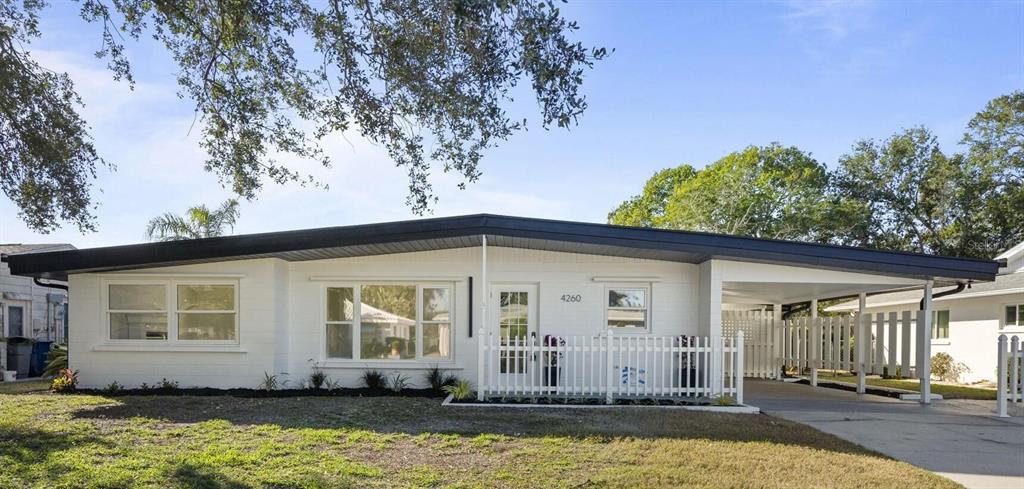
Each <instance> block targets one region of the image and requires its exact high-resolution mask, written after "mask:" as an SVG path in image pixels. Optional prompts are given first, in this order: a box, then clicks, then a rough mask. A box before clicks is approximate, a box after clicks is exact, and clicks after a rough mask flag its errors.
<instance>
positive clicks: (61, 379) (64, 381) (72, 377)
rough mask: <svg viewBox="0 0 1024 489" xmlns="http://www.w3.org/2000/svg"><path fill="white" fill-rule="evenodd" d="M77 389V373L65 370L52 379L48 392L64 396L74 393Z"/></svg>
mask: <svg viewBox="0 0 1024 489" xmlns="http://www.w3.org/2000/svg"><path fill="white" fill-rule="evenodd" d="M77 387H78V372H77V371H75V370H71V369H69V368H66V369H64V370H61V371H60V375H58V376H57V378H55V379H53V382H52V383H51V384H50V390H51V391H53V392H56V393H57V394H66V393H68V392H74V391H75V389H76V388H77Z"/></svg>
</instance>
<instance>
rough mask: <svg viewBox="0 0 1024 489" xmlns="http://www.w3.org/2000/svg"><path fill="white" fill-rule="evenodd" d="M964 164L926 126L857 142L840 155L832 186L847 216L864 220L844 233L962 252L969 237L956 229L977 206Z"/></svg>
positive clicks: (873, 241)
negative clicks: (955, 230) (877, 138)
mask: <svg viewBox="0 0 1024 489" xmlns="http://www.w3.org/2000/svg"><path fill="white" fill-rule="evenodd" d="M964 163H965V162H964V158H963V156H962V155H953V156H947V155H946V154H944V153H943V152H942V150H941V149H940V148H939V144H938V142H937V141H936V140H935V137H934V136H932V134H931V133H930V132H928V130H926V129H924V128H913V129H908V130H906V131H903V132H902V133H899V134H896V135H894V136H892V137H891V138H889V139H887V140H885V141H882V142H877V141H873V140H862V141H858V142H857V143H856V144H854V146H853V150H852V151H851V152H850V153H849V154H847V155H844V156H842V157H841V158H840V159H839V168H838V170H837V171H836V173H835V182H834V187H833V190H834V192H835V193H836V195H838V196H839V198H840V199H842V201H843V202H845V203H846V204H847V210H848V212H847V214H846V218H847V219H849V220H850V221H851V222H856V223H858V224H859V225H858V226H856V227H855V228H854V229H855V230H854V232H851V233H849V234H847V235H846V236H843V239H844V241H845V242H846V244H852V245H857V246H869V247H876V248H885V249H902V250H907V251H916V252H921V253H924V252H929V253H941V254H963V253H962V251H963V250H964V249H965V248H966V247H967V246H968V243H965V242H964V241H965V239H966V238H967V236H965V235H964V233H952V230H953V229H954V228H963V227H964V225H965V224H967V223H969V222H970V221H969V219H970V218H971V215H972V214H973V210H974V207H976V204H975V203H974V202H972V199H970V198H965V197H967V196H966V194H965V192H964V191H965V190H967V189H966V186H965V183H966V182H965V181H964V178H965V177H966V175H967V173H968V172H967V171H965V168H963V167H964V166H965V165H964ZM965 220H967V221H965ZM822 225H827V223H822Z"/></svg>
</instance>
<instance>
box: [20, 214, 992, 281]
mask: <svg viewBox="0 0 1024 489" xmlns="http://www.w3.org/2000/svg"><path fill="white" fill-rule="evenodd" d="M488 234H489V235H496V236H509V237H519V238H534V239H545V240H553V241H562V242H574V243H587V244H596V245H607V246H616V247H625V248H638V249H649V250H660V251H678V252H681V253H689V254H697V255H703V256H704V257H706V258H721V259H736V260H745V261H757V262H764V263H780V264H785V265H798V266H808V267H814V268H827V269H837V270H847V271H854V272H863V273H876V274H884V275H900V276H908V277H919V278H930V277H943V278H952V279H962V280H992V279H993V278H994V277H995V274H996V272H997V270H998V264H997V263H996V262H994V261H991V260H977V259H968V258H954V257H945V256H937V255H923V254H914V253H905V252H892V251H881V250H871V249H865V248H852V247H843V246H832V245H821V244H812V243H801V242H794V241H779V240H768V239H758V238H746V237H738V236H729V235H720V234H709V233H695V232H684V231H671V230H662V229H651V228H635V227H624V226H612V225H607V224H593V223H582V222H571V221H554V220H548V219H534V218H522V217H510V216H498V215H490V214H478V215H469V216H457V217H441V218H432V219H420V220H411V221H398V222H388V223H378V224H363V225H355V226H339V227H330V228H317V229H307V230H298V231H281V232H274V233H261V234H250V235H240V236H226V237H219V238H207V239H197V240H189V241H171V242H160V243H144V244H134V245H123V246H110V247H103V248H91V249H90V248H87V249H81V250H68V251H56V252H45V253H30V254H23V255H12V256H10V257H9V259H8V261H9V263H10V266H11V271H12V273H14V274H17V275H28V276H36V277H45V278H57V279H66V275H67V273H68V272H72V273H73V272H76V271H86V270H94V271H95V270H114V269H124V268H144V267H146V266H162V265H165V264H174V263H180V262H186V261H197V260H199V261H202V260H218V259H220V260H224V259H231V258H238V259H244V258H245V257H251V256H259V255H268V254H273V253H281V252H287V251H298V250H308V249H322V248H336V247H344V246H358V245H370V244H380V243H389V242H404V241H416V240H429V239H441V238H453V237H461V236H473V235H488Z"/></svg>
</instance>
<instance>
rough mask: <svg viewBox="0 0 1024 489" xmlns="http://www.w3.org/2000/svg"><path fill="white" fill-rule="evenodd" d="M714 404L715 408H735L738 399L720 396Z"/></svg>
mask: <svg viewBox="0 0 1024 489" xmlns="http://www.w3.org/2000/svg"><path fill="white" fill-rule="evenodd" d="M712 404H713V405H715V406H735V405H736V399H734V398H733V397H732V396H718V397H716V398H715V400H714V402H712Z"/></svg>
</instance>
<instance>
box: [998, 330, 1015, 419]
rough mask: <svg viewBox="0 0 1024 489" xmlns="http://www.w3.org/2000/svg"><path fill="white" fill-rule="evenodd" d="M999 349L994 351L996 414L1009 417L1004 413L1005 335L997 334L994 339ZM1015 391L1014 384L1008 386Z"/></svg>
mask: <svg viewBox="0 0 1024 489" xmlns="http://www.w3.org/2000/svg"><path fill="white" fill-rule="evenodd" d="M996 344H998V345H999V350H998V351H997V352H996V416H998V417H1000V418H1006V417H1009V416H1008V415H1007V414H1006V335H1005V334H1001V335H999V339H998V340H997V341H996ZM1010 388H1012V389H1013V390H1014V392H1016V390H1017V387H1016V386H1010Z"/></svg>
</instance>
